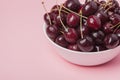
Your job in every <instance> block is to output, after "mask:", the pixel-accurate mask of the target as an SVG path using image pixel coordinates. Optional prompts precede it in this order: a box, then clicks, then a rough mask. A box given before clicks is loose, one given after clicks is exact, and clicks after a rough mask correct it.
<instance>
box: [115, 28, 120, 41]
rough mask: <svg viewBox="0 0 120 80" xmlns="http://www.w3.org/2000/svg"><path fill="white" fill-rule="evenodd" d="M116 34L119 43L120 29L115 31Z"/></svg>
mask: <svg viewBox="0 0 120 80" xmlns="http://www.w3.org/2000/svg"><path fill="white" fill-rule="evenodd" d="M116 34H117V36H118V38H119V41H120V29H118V30H117V31H116Z"/></svg>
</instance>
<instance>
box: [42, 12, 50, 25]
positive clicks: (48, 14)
mask: <svg viewBox="0 0 120 80" xmlns="http://www.w3.org/2000/svg"><path fill="white" fill-rule="evenodd" d="M51 17H52V16H51V13H45V14H44V21H45V23H46V24H47V25H50V20H51V21H52V19H51ZM49 19H50V20H49Z"/></svg>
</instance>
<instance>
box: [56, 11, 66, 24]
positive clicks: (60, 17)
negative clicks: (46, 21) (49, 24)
mask: <svg viewBox="0 0 120 80" xmlns="http://www.w3.org/2000/svg"><path fill="white" fill-rule="evenodd" d="M54 16H55V17H54V24H56V25H57V26H62V24H61V21H60V19H61V20H62V22H63V23H64V24H66V16H65V14H64V13H61V14H60V15H59V14H56V15H54Z"/></svg>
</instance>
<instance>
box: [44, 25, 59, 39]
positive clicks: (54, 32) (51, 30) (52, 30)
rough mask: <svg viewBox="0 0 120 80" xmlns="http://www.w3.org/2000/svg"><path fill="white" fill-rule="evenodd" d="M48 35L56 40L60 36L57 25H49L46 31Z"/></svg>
mask: <svg viewBox="0 0 120 80" xmlns="http://www.w3.org/2000/svg"><path fill="white" fill-rule="evenodd" d="M46 32H47V35H48V36H49V37H50V38H51V39H52V40H54V39H55V38H56V37H57V36H58V35H59V30H58V27H57V26H56V25H49V26H48V27H47V29H46Z"/></svg>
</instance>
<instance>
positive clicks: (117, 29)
mask: <svg viewBox="0 0 120 80" xmlns="http://www.w3.org/2000/svg"><path fill="white" fill-rule="evenodd" d="M119 27H120V25H118V26H117V28H116V29H115V30H114V32H113V33H115V32H116V31H117V30H118V28H119Z"/></svg>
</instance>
